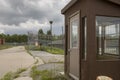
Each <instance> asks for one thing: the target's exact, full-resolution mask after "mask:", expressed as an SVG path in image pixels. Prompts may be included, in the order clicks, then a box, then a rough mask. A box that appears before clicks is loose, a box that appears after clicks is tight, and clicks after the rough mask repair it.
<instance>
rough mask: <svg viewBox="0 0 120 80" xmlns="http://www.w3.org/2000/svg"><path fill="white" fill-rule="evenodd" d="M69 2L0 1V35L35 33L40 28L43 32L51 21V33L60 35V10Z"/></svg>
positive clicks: (61, 16) (42, 0) (59, 0)
mask: <svg viewBox="0 0 120 80" xmlns="http://www.w3.org/2000/svg"><path fill="white" fill-rule="evenodd" d="M69 1H70V0H0V33H5V34H26V33H27V32H28V31H32V32H34V33H36V32H37V31H38V30H39V29H40V28H42V29H43V30H44V31H45V32H46V31H47V30H49V29H50V25H49V21H50V20H52V21H53V33H54V34H61V29H62V28H61V26H64V16H63V15H61V9H62V8H63V7H64V6H65V5H66V4H67V3H68V2H69Z"/></svg>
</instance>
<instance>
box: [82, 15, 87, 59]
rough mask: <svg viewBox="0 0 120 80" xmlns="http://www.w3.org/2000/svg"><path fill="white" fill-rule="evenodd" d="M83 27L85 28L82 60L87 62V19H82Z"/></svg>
mask: <svg viewBox="0 0 120 80" xmlns="http://www.w3.org/2000/svg"><path fill="white" fill-rule="evenodd" d="M82 27H83V39H84V40H83V52H82V53H83V54H82V59H83V60H86V57H87V18H86V17H83V18H82Z"/></svg>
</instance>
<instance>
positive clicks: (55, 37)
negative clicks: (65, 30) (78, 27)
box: [38, 29, 64, 40]
mask: <svg viewBox="0 0 120 80" xmlns="http://www.w3.org/2000/svg"><path fill="white" fill-rule="evenodd" d="M63 37H64V35H62V34H61V35H55V34H52V33H51V31H50V30H48V31H47V33H44V31H43V30H42V29H39V31H38V39H39V40H61V39H63Z"/></svg>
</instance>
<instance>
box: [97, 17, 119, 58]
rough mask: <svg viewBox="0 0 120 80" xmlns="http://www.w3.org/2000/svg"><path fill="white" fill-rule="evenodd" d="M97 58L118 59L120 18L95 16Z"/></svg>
mask: <svg viewBox="0 0 120 80" xmlns="http://www.w3.org/2000/svg"><path fill="white" fill-rule="evenodd" d="M96 29H97V30H96V34H97V59H98V60H113V59H119V56H120V55H119V54H120V53H119V52H120V51H119V49H120V46H119V45H120V18H116V17H104V16H96Z"/></svg>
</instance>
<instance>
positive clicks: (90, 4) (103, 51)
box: [62, 0, 120, 80]
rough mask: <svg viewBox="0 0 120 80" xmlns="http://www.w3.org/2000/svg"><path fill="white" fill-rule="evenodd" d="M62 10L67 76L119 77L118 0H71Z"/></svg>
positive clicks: (79, 79) (77, 79) (72, 79)
mask: <svg viewBox="0 0 120 80" xmlns="http://www.w3.org/2000/svg"><path fill="white" fill-rule="evenodd" d="M62 14H64V15H65V74H66V76H67V78H68V80H98V79H100V76H105V77H107V78H108V77H109V78H111V79H113V80H120V0H71V1H70V3H69V4H68V5H66V6H65V8H63V9H62ZM102 78H103V77H102ZM102 80H103V79H102ZM104 80H105V79H104Z"/></svg>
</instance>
